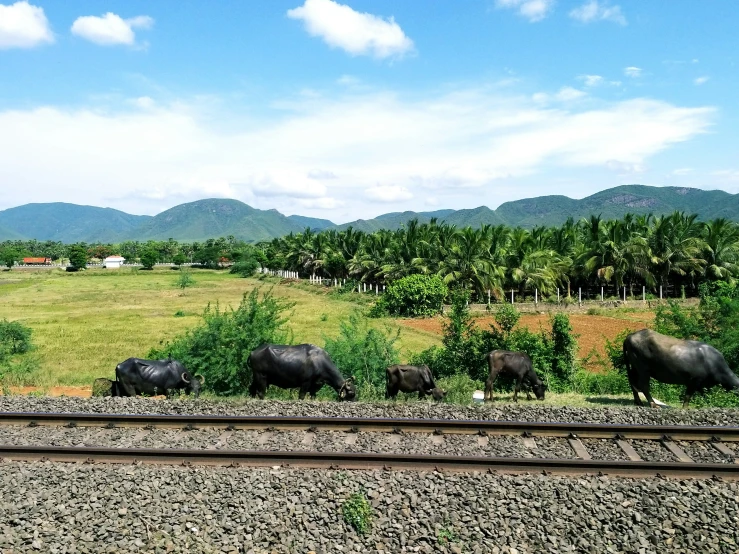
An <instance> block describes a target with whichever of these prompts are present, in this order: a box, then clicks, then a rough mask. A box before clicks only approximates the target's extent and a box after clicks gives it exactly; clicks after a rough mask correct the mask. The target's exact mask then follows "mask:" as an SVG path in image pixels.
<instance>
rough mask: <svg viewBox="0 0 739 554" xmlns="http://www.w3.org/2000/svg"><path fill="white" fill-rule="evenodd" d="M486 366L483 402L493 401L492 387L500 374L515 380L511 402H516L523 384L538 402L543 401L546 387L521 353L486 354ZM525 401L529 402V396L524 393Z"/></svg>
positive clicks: (503, 351)
mask: <svg viewBox="0 0 739 554" xmlns="http://www.w3.org/2000/svg"><path fill="white" fill-rule="evenodd" d="M488 365H489V366H490V375H489V376H488V380H487V381H485V400H486V401H491V400H492V399H493V385H494V384H495V380H496V379H497V378H498V375H500V374H501V373H503V374H508V375H511V376H512V377H513V378H514V379H515V380H516V388H515V389H514V391H513V401H514V402H518V393H519V391H520V390H521V385H522V384H523V383H524V381H525V382H527V383H528V385H529V386H530V387H531V390H532V391H534V394H535V395H536V398H537V399H538V400H544V391H545V390H546V388H547V387H546V385H545V384H544V383H543V381H542V380H541V379H539V376H538V375H537V374H536V372H535V371H534V366H533V364H532V363H531V358H529V356H528V355H527V354H524V353H523V352H509V351H507V350H493V351H492V352H490V354H488ZM526 400H531V395H530V394H529V392H528V390H527V391H526Z"/></svg>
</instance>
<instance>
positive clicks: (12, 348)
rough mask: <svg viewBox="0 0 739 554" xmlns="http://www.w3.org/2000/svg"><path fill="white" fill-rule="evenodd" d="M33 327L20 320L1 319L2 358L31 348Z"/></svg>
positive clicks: (22, 352) (0, 348)
mask: <svg viewBox="0 0 739 554" xmlns="http://www.w3.org/2000/svg"><path fill="white" fill-rule="evenodd" d="M31 347H32V343H31V329H30V328H29V327H26V326H25V325H23V324H22V323H20V322H18V321H8V320H7V319H3V320H2V321H0V359H2V358H3V357H8V356H13V355H14V354H24V353H26V352H28V351H29V350H31Z"/></svg>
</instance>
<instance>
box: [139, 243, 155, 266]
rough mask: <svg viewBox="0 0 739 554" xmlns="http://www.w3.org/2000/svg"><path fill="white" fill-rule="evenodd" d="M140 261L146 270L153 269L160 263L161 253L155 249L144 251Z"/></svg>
mask: <svg viewBox="0 0 739 554" xmlns="http://www.w3.org/2000/svg"><path fill="white" fill-rule="evenodd" d="M139 261H140V262H141V265H142V266H143V268H144V269H153V268H154V266H155V265H156V263H157V262H158V261H159V253H158V252H157V251H156V250H154V249H153V248H150V249H148V250H144V251H143V252H142V253H141V255H140V256H139Z"/></svg>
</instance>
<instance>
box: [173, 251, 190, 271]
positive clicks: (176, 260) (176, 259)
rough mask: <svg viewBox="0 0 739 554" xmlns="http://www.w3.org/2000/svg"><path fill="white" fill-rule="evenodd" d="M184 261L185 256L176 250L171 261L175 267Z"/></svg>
mask: <svg viewBox="0 0 739 554" xmlns="http://www.w3.org/2000/svg"><path fill="white" fill-rule="evenodd" d="M185 262H187V257H186V256H185V255H184V254H183V253H182V252H178V253H177V254H175V255H174V257H173V258H172V263H173V264H174V265H176V266H177V267H179V266H181V265H182V264H184V263H185Z"/></svg>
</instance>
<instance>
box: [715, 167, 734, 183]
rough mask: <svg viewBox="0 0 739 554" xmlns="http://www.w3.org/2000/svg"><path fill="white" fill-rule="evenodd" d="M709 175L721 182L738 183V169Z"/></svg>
mask: <svg viewBox="0 0 739 554" xmlns="http://www.w3.org/2000/svg"><path fill="white" fill-rule="evenodd" d="M711 175H713V176H714V177H718V178H719V179H720V180H722V181H739V169H721V170H718V171H713V172H711Z"/></svg>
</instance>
